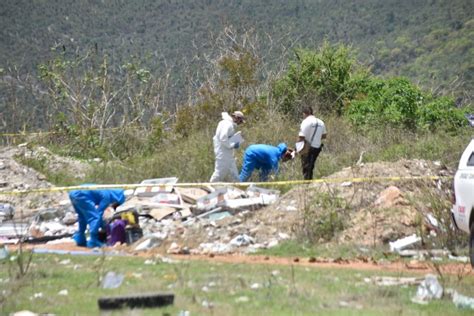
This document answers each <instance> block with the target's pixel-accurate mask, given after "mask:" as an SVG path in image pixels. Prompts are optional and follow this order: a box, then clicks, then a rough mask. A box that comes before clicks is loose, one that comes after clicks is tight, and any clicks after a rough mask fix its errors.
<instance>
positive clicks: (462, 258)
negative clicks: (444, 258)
mask: <svg viewBox="0 0 474 316" xmlns="http://www.w3.org/2000/svg"><path fill="white" fill-rule="evenodd" d="M448 258H449V259H450V260H454V261H459V262H464V263H468V262H469V257H466V256H460V257H457V256H453V255H449V256H448Z"/></svg>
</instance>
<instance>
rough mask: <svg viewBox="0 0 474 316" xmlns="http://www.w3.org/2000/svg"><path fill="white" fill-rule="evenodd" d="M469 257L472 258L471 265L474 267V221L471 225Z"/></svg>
mask: <svg viewBox="0 0 474 316" xmlns="http://www.w3.org/2000/svg"><path fill="white" fill-rule="evenodd" d="M469 257H470V258H471V267H473V268H474V223H472V225H471V234H470V235H469Z"/></svg>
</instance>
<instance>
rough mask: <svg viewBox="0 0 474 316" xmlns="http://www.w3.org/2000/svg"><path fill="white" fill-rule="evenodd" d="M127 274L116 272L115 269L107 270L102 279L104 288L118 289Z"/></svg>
mask: <svg viewBox="0 0 474 316" xmlns="http://www.w3.org/2000/svg"><path fill="white" fill-rule="evenodd" d="M124 279H125V276H124V275H123V274H120V273H115V272H113V271H109V272H107V274H106V275H105V277H104V279H103V280H102V288H103V289H116V288H118V287H119V286H120V285H122V282H123V280H124Z"/></svg>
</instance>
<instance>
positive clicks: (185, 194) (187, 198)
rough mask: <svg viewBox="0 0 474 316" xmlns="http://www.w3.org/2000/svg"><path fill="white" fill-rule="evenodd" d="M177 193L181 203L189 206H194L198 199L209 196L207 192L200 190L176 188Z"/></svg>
mask: <svg viewBox="0 0 474 316" xmlns="http://www.w3.org/2000/svg"><path fill="white" fill-rule="evenodd" d="M177 192H179V194H180V195H181V197H182V199H183V201H184V202H186V203H189V204H196V201H197V200H198V199H199V198H201V197H203V196H206V195H208V194H209V192H208V191H206V190H204V189H202V188H177Z"/></svg>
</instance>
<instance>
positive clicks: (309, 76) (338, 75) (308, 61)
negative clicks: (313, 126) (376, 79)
mask: <svg viewBox="0 0 474 316" xmlns="http://www.w3.org/2000/svg"><path fill="white" fill-rule="evenodd" d="M367 73H368V72H367V69H363V68H362V67H358V66H357V65H356V63H355V59H354V58H353V57H352V56H351V54H350V49H349V48H348V47H346V46H344V45H339V46H331V45H330V44H329V43H328V42H324V44H323V45H322V46H321V48H320V49H319V51H312V50H306V49H298V50H296V51H295V60H293V61H291V62H290V63H289V66H288V71H287V72H286V74H285V75H284V76H283V77H282V78H281V79H279V80H277V81H276V82H275V84H274V86H273V94H274V96H275V99H276V102H277V105H278V108H279V109H280V110H281V111H282V112H283V113H286V114H291V115H293V116H294V117H298V116H299V113H300V110H301V108H302V107H303V106H307V105H310V106H313V108H315V109H317V110H319V111H321V112H323V113H337V114H338V115H341V114H342V113H343V109H344V106H345V104H346V103H347V101H348V100H351V99H352V98H353V97H354V95H355V94H356V93H357V92H358V89H359V88H358V87H359V85H363V84H364V82H365V80H366V78H367Z"/></svg>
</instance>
